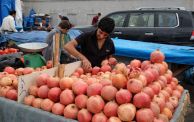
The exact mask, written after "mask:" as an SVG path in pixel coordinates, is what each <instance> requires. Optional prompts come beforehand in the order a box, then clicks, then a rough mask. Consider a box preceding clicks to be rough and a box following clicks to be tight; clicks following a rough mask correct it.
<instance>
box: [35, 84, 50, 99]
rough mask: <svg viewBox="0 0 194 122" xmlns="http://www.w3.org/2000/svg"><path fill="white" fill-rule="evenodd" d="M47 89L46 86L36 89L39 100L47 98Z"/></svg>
mask: <svg viewBox="0 0 194 122" xmlns="http://www.w3.org/2000/svg"><path fill="white" fill-rule="evenodd" d="M48 92H49V88H48V86H47V85H43V86H41V87H39V88H38V92H37V94H38V97H40V98H47V97H48Z"/></svg>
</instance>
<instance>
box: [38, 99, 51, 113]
mask: <svg viewBox="0 0 194 122" xmlns="http://www.w3.org/2000/svg"><path fill="white" fill-rule="evenodd" d="M53 105H54V102H53V101H51V100H49V99H44V100H43V101H42V102H41V105H40V107H41V109H43V110H45V111H51V110H52V107H53Z"/></svg>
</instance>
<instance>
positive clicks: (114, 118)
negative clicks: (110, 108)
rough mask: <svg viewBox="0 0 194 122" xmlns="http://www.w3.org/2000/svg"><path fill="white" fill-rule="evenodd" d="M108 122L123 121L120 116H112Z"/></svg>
mask: <svg viewBox="0 0 194 122" xmlns="http://www.w3.org/2000/svg"><path fill="white" fill-rule="evenodd" d="M107 122H121V120H120V119H119V118H118V117H114V116H112V117H110V118H109V119H108V121H107Z"/></svg>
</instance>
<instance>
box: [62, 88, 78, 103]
mask: <svg viewBox="0 0 194 122" xmlns="http://www.w3.org/2000/svg"><path fill="white" fill-rule="evenodd" d="M74 98H75V97H74V94H73V91H72V90H69V89H66V90H64V91H62V92H61V94H60V103H61V104H63V105H68V104H71V103H73V102H74Z"/></svg>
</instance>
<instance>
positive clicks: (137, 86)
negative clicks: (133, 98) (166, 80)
mask: <svg viewBox="0 0 194 122" xmlns="http://www.w3.org/2000/svg"><path fill="white" fill-rule="evenodd" d="M127 89H128V90H129V91H130V92H131V93H139V92H140V91H141V90H142V89H143V84H142V82H141V81H140V80H138V79H130V80H129V81H128V82H127Z"/></svg>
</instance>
